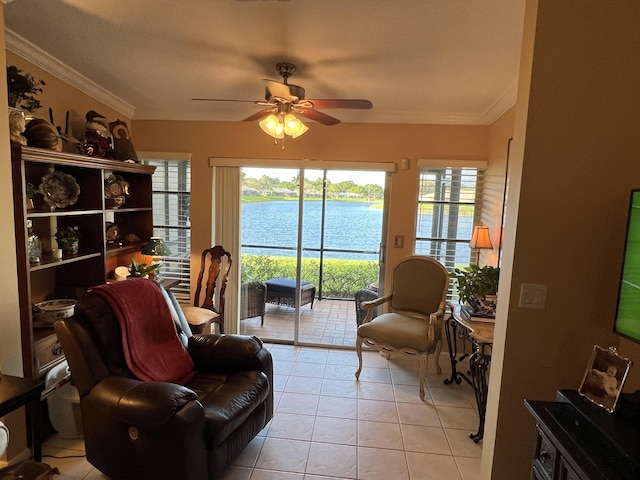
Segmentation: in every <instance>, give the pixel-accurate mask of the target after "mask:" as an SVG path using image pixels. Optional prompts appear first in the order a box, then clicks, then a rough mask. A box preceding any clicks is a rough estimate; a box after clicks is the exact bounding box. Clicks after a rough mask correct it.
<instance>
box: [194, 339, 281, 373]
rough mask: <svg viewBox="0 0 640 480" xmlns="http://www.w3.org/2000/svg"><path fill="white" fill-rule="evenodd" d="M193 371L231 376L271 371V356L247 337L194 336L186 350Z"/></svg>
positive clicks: (257, 343)
mask: <svg viewBox="0 0 640 480" xmlns="http://www.w3.org/2000/svg"><path fill="white" fill-rule="evenodd" d="M187 350H188V351H189V354H190V355H191V358H192V359H193V363H194V364H195V369H196V370H201V371H208V372H216V373H233V372H240V371H243V370H260V371H263V372H267V373H270V372H272V371H273V361H272V358H271V353H270V352H269V350H267V349H266V348H265V347H264V346H263V344H262V340H260V339H259V338H258V337H255V336H250V335H215V334H211V335H193V336H192V337H189V345H188V347H187Z"/></svg>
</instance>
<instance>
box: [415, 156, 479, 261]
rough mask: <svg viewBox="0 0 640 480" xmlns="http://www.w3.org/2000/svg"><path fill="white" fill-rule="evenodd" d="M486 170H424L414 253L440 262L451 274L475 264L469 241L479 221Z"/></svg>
mask: <svg viewBox="0 0 640 480" xmlns="http://www.w3.org/2000/svg"><path fill="white" fill-rule="evenodd" d="M482 178H483V171H482V170H480V169H478V168H465V167H439V168H421V169H420V185H419V189H418V211H417V219H416V244H415V253H416V254H418V255H428V256H430V257H433V258H435V259H437V260H438V261H440V262H441V263H442V264H443V265H444V266H445V267H446V268H447V270H449V271H453V269H454V268H455V267H465V266H468V265H469V264H470V263H471V262H472V256H471V254H472V252H471V248H470V247H469V240H471V234H472V232H473V226H474V225H475V224H476V220H477V219H478V218H479V215H480V211H481V206H480V204H479V202H480V199H481V198H482Z"/></svg>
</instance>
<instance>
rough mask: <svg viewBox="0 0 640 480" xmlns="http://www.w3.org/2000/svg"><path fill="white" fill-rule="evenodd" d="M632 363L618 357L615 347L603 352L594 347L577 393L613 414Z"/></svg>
mask: <svg viewBox="0 0 640 480" xmlns="http://www.w3.org/2000/svg"><path fill="white" fill-rule="evenodd" d="M632 363H633V362H631V361H630V360H629V359H628V358H623V357H621V356H620V355H618V353H617V351H616V349H615V347H609V348H608V349H607V350H605V349H604V348H602V347H599V346H597V345H594V346H593V352H592V353H591V358H590V359H589V364H588V365H587V370H586V371H585V373H584V378H583V379H582V384H581V385H580V388H579V389H578V393H579V394H580V395H582V396H583V397H586V398H587V399H589V400H591V401H592V402H593V403H595V404H596V405H598V406H600V407H602V408H604V409H605V410H607V411H608V412H611V413H613V411H614V410H615V408H616V405H617V403H618V398H620V392H621V391H622V386H623V384H624V381H625V380H626V379H627V375H628V373H629V369H630V368H631V365H632Z"/></svg>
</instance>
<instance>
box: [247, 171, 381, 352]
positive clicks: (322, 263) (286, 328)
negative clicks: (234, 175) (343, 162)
mask: <svg viewBox="0 0 640 480" xmlns="http://www.w3.org/2000/svg"><path fill="white" fill-rule="evenodd" d="M352 179H357V181H354V180H352ZM242 184H243V185H242V208H241V224H242V227H241V228H242V237H241V238H242V241H241V277H242V279H241V282H242V287H241V290H242V291H241V298H240V302H241V307H240V310H241V314H240V318H241V321H240V332H241V333H249V334H256V335H258V336H260V337H261V338H263V339H265V340H269V341H283V342H295V343H304V344H314V345H344V346H353V345H354V342H355V329H356V320H355V314H356V310H355V303H354V296H355V293H356V292H357V291H358V290H359V289H362V288H365V287H370V286H376V285H377V283H378V281H379V272H380V258H381V239H382V238H383V235H382V234H383V224H384V223H383V218H384V184H385V173H384V172H346V171H339V170H308V169H307V170H297V169H280V168H278V169H276V168H274V169H268V170H265V169H254V168H243V169H242ZM264 287H266V295H265V296H264V297H265V300H266V309H265V312H264V317H263V315H262V312H261V309H260V307H261V306H262V305H263V303H262V299H261V297H260V295H261V289H262V288H264ZM252 306H257V308H251V307H252Z"/></svg>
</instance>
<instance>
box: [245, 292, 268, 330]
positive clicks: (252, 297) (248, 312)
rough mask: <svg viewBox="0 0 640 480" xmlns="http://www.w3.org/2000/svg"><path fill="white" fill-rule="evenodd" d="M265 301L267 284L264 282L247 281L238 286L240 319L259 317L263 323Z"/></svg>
mask: <svg viewBox="0 0 640 480" xmlns="http://www.w3.org/2000/svg"><path fill="white" fill-rule="evenodd" d="M266 303H267V285H266V284H265V283H264V282H247V283H243V284H242V285H241V286H240V320H244V319H246V318H253V317H260V325H264V313H265V310H266Z"/></svg>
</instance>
